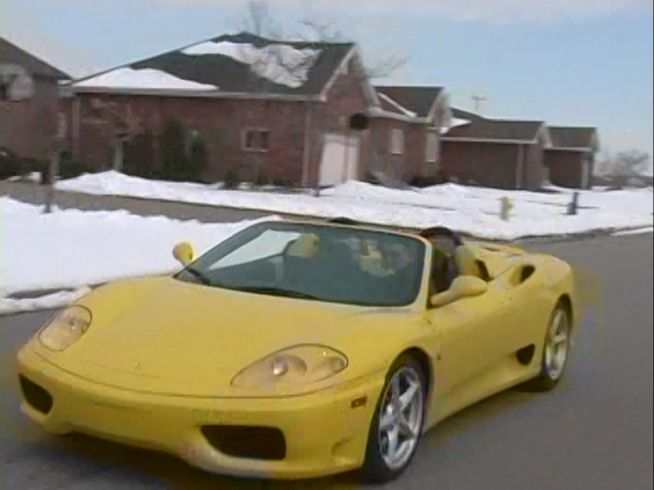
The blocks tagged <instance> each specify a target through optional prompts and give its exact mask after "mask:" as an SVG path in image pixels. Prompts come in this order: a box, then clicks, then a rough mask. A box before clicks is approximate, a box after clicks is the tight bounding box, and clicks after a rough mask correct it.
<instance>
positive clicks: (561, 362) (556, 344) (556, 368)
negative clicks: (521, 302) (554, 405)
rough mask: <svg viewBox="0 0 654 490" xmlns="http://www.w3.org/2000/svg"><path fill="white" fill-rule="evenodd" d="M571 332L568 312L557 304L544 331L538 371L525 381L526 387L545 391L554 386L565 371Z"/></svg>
mask: <svg viewBox="0 0 654 490" xmlns="http://www.w3.org/2000/svg"><path fill="white" fill-rule="evenodd" d="M571 334H572V322H571V318H570V312H569V311H568V309H567V308H566V307H565V306H563V305H562V304H558V305H557V306H556V308H554V311H553V312H552V316H551V317H550V322H549V324H548V327H547V332H545V339H544V341H543V356H542V358H541V366H540V373H539V374H538V376H537V377H536V378H534V379H533V380H531V381H530V382H528V383H527V385H526V387H527V388H528V389H530V390H533V391H542V392H546V391H551V390H553V389H554V388H556V386H557V385H558V384H559V381H561V378H562V377H563V374H564V373H565V368H566V365H567V361H568V358H569V355H570V344H571Z"/></svg>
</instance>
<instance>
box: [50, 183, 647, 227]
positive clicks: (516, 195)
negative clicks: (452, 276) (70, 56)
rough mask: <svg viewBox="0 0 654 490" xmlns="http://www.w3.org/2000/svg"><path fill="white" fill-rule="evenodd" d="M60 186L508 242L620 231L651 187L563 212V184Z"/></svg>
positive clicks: (597, 193) (567, 194) (641, 211)
mask: <svg viewBox="0 0 654 490" xmlns="http://www.w3.org/2000/svg"><path fill="white" fill-rule="evenodd" d="M57 187H58V188H59V189H61V190H70V191H78V192H85V193H89V194H98V195H123V196H135V197H140V198H146V199H164V200H171V201H181V202H190V203H202V204H212V205H216V206H230V207H235V208H245V209H258V210H265V211H270V212H271V213H288V214H298V215H306V216H316V217H323V218H325V217H337V216H347V217H350V218H353V219H355V220H358V221H362V222H367V223H377V224H385V225H393V226H406V227H415V228H425V227H429V226H434V225H445V226H449V227H452V228H454V229H456V230H458V231H460V232H463V233H467V234H471V235H474V236H477V237H480V238H488V239H500V240H513V239H516V238H521V237H527V236H545V235H559V234H565V235H569V234H575V233H586V232H591V231H598V230H621V229H631V228H638V227H647V226H651V225H652V224H653V219H652V211H653V207H652V190H651V189H635V190H624V191H613V192H607V191H604V190H593V191H581V192H580V198H579V206H580V207H581V208H580V210H579V214H578V215H577V216H568V215H567V214H566V210H567V205H568V203H569V202H570V201H571V199H572V191H570V190H568V189H556V188H553V189H552V191H553V192H552V193H535V192H527V191H504V190H498V189H489V188H482V187H464V186H460V185H455V184H445V185H438V186H434V187H428V188H425V189H414V190H397V189H388V188H384V187H378V186H373V185H370V184H365V183H362V182H354V181H351V182H348V183H346V184H343V185H340V186H337V187H335V188H332V189H328V190H325V191H323V192H322V193H321V195H320V197H318V198H316V197H313V196H311V195H308V194H280V193H274V192H248V191H237V190H222V189H218V188H216V186H211V185H203V184H193V183H178V182H164V181H152V180H145V179H140V178H137V177H131V176H127V175H123V174H120V173H117V172H103V173H99V174H87V175H83V176H80V177H77V178H75V179H70V180H65V181H61V182H59V183H58V184H57ZM505 196H506V197H509V198H510V199H511V200H512V202H513V204H514V208H513V211H512V217H511V219H510V221H502V220H501V218H500V217H499V210H500V202H499V200H500V199H501V198H502V197H505Z"/></svg>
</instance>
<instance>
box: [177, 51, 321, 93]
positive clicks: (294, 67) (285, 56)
mask: <svg viewBox="0 0 654 490" xmlns="http://www.w3.org/2000/svg"><path fill="white" fill-rule="evenodd" d="M182 53H184V54H186V55H189V56H202V55H221V56H227V57H229V58H231V59H233V60H235V61H238V62H239V63H243V64H246V65H249V66H250V69H251V70H252V71H253V72H254V73H256V74H257V75H259V76H260V77H263V78H266V79H268V80H270V81H272V82H274V83H278V84H280V85H286V86H287V87H291V88H298V87H301V86H302V85H304V84H305V82H306V81H307V77H308V73H309V70H310V69H311V67H312V66H313V64H314V62H315V60H316V59H317V58H318V55H319V54H320V50H315V49H296V48H294V47H293V46H289V45H287V44H269V45H267V46H264V47H261V48H259V47H257V46H254V45H252V44H247V43H233V42H230V41H221V42H218V43H217V42H213V41H206V42H203V43H200V44H195V45H193V46H190V47H188V48H186V49H184V50H183V51H182Z"/></svg>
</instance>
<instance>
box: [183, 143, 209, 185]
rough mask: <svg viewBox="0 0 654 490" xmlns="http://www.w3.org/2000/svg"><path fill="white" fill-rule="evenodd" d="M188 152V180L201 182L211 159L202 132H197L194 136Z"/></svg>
mask: <svg viewBox="0 0 654 490" xmlns="http://www.w3.org/2000/svg"><path fill="white" fill-rule="evenodd" d="M188 152H189V155H188V165H187V167H186V175H187V180H190V181H196V182H200V181H201V180H202V176H203V175H204V171H205V170H206V168H207V161H208V159H209V153H208V150H207V144H206V142H205V140H204V138H203V137H202V135H201V134H199V133H196V134H195V135H194V136H193V138H192V140H191V144H190V146H189V151H188Z"/></svg>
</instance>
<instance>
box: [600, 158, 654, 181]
mask: <svg viewBox="0 0 654 490" xmlns="http://www.w3.org/2000/svg"><path fill="white" fill-rule="evenodd" d="M649 165H650V155H649V153H646V152H644V151H641V150H628V151H622V152H619V153H617V154H615V155H607V156H605V158H604V161H603V162H602V163H601V168H602V173H604V174H605V176H606V177H608V178H609V180H610V181H611V182H612V185H613V187H616V188H622V187H624V186H625V185H626V184H627V183H628V181H629V179H632V178H637V177H639V176H642V175H643V172H644V171H645V170H647V169H648V168H649Z"/></svg>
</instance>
